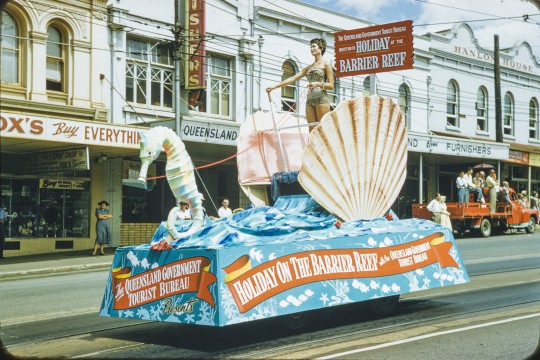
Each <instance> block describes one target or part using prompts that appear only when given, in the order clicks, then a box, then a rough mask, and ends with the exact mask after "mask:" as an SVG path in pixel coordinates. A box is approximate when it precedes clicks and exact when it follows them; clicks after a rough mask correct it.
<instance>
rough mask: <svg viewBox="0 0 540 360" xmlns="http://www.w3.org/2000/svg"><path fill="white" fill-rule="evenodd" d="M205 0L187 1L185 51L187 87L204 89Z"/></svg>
mask: <svg viewBox="0 0 540 360" xmlns="http://www.w3.org/2000/svg"><path fill="white" fill-rule="evenodd" d="M205 4H206V1H205V0H188V1H186V17H187V18H186V27H187V31H188V33H187V41H186V51H185V54H186V55H185V59H184V65H185V74H186V82H185V88H186V89H204V88H205V87H206V71H205V64H206V61H205V56H206V54H205V39H204V37H205V36H206V27H205V21H206V20H205Z"/></svg>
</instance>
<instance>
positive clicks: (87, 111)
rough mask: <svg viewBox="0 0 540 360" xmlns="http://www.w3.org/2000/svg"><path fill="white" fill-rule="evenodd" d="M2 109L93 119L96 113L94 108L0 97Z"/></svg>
mask: <svg viewBox="0 0 540 360" xmlns="http://www.w3.org/2000/svg"><path fill="white" fill-rule="evenodd" d="M0 108H2V111H12V112H21V111H25V112H26V111H29V112H32V113H36V114H39V115H41V116H58V117H63V118H69V119H84V120H93V119H94V116H95V114H96V109H94V108H81V107H75V106H69V105H59V104H51V103H46V102H36V101H29V100H19V99H9V98H5V97H2V98H0Z"/></svg>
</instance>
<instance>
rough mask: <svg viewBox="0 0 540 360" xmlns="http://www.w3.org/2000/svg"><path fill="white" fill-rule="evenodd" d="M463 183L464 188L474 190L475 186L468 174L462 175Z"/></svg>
mask: <svg viewBox="0 0 540 360" xmlns="http://www.w3.org/2000/svg"><path fill="white" fill-rule="evenodd" d="M463 181H464V182H465V187H466V188H475V187H476V185H474V183H473V182H472V176H471V175H469V174H465V175H463Z"/></svg>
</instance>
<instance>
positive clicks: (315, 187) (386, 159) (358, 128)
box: [100, 96, 469, 326]
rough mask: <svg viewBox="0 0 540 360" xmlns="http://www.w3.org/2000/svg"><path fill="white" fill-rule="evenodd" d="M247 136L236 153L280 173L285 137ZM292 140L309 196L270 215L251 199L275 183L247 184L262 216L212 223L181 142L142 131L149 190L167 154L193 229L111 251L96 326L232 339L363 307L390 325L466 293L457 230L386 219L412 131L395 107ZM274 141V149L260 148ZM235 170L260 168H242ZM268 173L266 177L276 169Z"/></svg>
mask: <svg viewBox="0 0 540 360" xmlns="http://www.w3.org/2000/svg"><path fill="white" fill-rule="evenodd" d="M295 121H296V120H295ZM249 126H251V130H250V131H248V133H247V134H246V135H248V136H250V138H249V139H247V140H245V141H244V140H242V139H240V140H239V153H240V152H241V153H242V154H246V149H249V148H253V149H258V150H257V151H259V150H261V149H266V150H265V151H263V152H260V151H259V153H262V154H264V155H263V156H262V158H261V160H259V161H261V162H263V163H265V164H267V163H268V161H267V160H269V159H268V158H269V157H271V156H270V155H268V154H269V153H274V154H275V155H277V156H274V159H272V160H271V161H273V162H274V163H280V161H279V158H280V156H279V155H283V152H285V153H287V149H288V148H289V146H288V145H286V146H283V143H282V142H281V141H282V140H283V139H282V138H280V136H279V134H278V133H275V132H274V133H272V132H271V131H270V130H271V129H274V131H275V130H277V129H278V127H277V126H275V124H274V126H269V127H268V128H267V129H256V128H254V127H253V124H251V125H249ZM292 133H293V135H294V136H297V137H300V138H302V139H304V140H303V141H304V143H303V144H302V149H300V151H295V152H294V154H289V155H290V156H291V157H290V158H287V159H285V160H284V161H283V163H288V165H290V166H291V168H290V169H289V170H294V167H295V166H297V167H299V169H298V181H299V183H300V184H301V186H302V188H303V189H305V192H306V193H307V194H304V195H288V196H281V197H279V198H278V199H277V200H276V202H275V203H274V204H273V206H268V205H264V204H263V201H262V200H261V199H262V198H263V197H264V196H262V195H261V194H264V192H263V191H259V190H257V189H256V188H251V189H250V188H249V187H251V186H256V185H267V183H268V179H267V178H266V179H258V178H256V177H254V178H253V179H252V180H250V181H244V182H243V183H242V181H240V183H241V185H242V187H243V188H244V189H245V190H246V193H247V194H248V196H249V197H250V199H255V201H259V202H258V203H257V204H256V205H257V206H255V207H254V208H252V209H248V210H244V211H240V212H238V213H235V214H232V215H231V216H228V217H227V218H223V219H218V220H214V221H209V220H208V219H205V218H204V212H203V211H202V204H201V197H200V194H199V192H198V190H197V187H196V185H195V178H194V175H193V165H192V163H191V160H190V158H189V156H188V154H187V152H186V150H185V147H184V145H183V143H182V141H181V140H180V139H179V138H178V137H177V136H176V135H175V134H174V132H172V131H171V130H169V129H166V128H153V129H151V130H149V131H148V132H146V133H145V134H144V135H143V136H142V138H141V151H140V157H141V161H142V168H141V172H140V178H139V180H140V182H141V183H144V181H145V177H146V169H147V168H148V165H149V164H150V163H151V162H152V161H154V160H155V159H156V158H157V157H158V156H159V154H160V152H162V151H165V152H166V154H167V166H166V174H167V179H168V182H169V184H170V186H171V189H172V191H173V193H174V195H175V197H176V199H177V200H178V202H179V201H185V202H188V203H189V204H190V207H191V209H192V211H193V220H192V221H186V220H181V221H175V220H174V216H169V218H168V219H167V221H166V222H164V223H162V224H161V226H160V227H159V228H158V229H157V230H156V232H155V234H154V236H153V237H152V239H149V243H148V244H144V245H138V246H126V247H120V248H118V249H117V250H116V252H115V256H114V260H113V263H112V268H111V272H110V275H109V278H108V281H107V285H106V288H105V295H104V298H103V303H102V307H101V311H100V315H101V316H109V317H118V318H134V319H142V320H152V321H168V322H177V323H185V324H198V325H209V326H227V325H231V324H236V323H242V322H247V321H252V320H259V319H265V318H271V317H276V316H281V315H287V316H288V317H291V316H298V314H304V313H305V312H306V311H308V310H314V309H322V308H329V307H333V306H337V305H343V304H349V303H353V302H361V301H362V302H363V301H367V302H369V303H370V304H374V306H373V307H374V309H375V310H379V312H381V313H387V312H389V311H391V310H392V309H393V308H394V307H395V305H396V304H397V301H398V299H399V296H400V295H401V294H406V293H411V292H416V291H421V290H427V289H433V288H438V287H443V286H450V285H456V284H462V283H466V282H468V281H469V277H468V274H467V271H466V269H465V266H464V264H463V261H462V259H461V257H460V254H459V251H458V248H457V246H456V243H455V241H454V238H453V236H452V233H451V232H450V231H449V230H448V229H446V228H444V227H442V226H440V225H438V224H436V223H434V222H432V221H429V220H424V219H401V220H398V219H397V218H395V217H394V218H392V217H391V216H389V213H388V210H389V209H390V207H391V205H392V203H393V202H394V201H395V199H396V197H397V195H398V193H399V191H400V189H401V187H402V185H403V183H404V181H405V172H406V163H407V136H406V126H405V123H404V119H403V118H402V116H401V112H400V110H399V106H398V105H396V104H395V103H394V102H393V101H392V100H391V99H386V98H382V97H378V96H370V97H358V98H356V99H353V100H348V101H344V102H342V103H340V104H339V105H338V106H337V107H336V109H335V110H334V111H332V112H330V113H328V114H326V115H325V116H324V117H323V119H322V120H321V123H320V125H318V126H317V127H316V128H315V129H314V130H313V131H312V132H311V133H308V132H307V131H304V130H301V131H296V132H295V131H293V132H292ZM268 134H273V136H274V137H276V138H277V139H278V140H279V144H278V141H274V140H272V141H273V142H272V143H265V139H269V138H271V137H272V135H268ZM308 134H309V137H308ZM293 135H291V137H294V136H293ZM288 136H289V135H285V136H284V137H283V138H287V137H288ZM289 140H290V141H292V140H291V139H289ZM289 140H287V141H289ZM278 145H279V146H278ZM242 146H243V147H244V148H242V149H240V148H241V147H242ZM292 146H297V147H298V146H299V145H298V144H295V145H292ZM280 153H281V154H280ZM293 155H294V156H296V157H297V158H298V157H299V158H300V161H297V162H296V163H295V162H294V161H293V159H292V156H293ZM246 156H247V155H246ZM250 156H255V157H256V156H260V155H250ZM276 159H278V160H276ZM282 159H283V158H282ZM238 162H239V163H244V162H245V163H247V164H248V165H249V166H252V165H253V164H255V165H261V164H257V163H256V161H254V160H253V159H252V160H250V161H248V160H247V158H245V157H244V158H243V157H241V156H239V157H238ZM265 164H263V166H262V168H264V169H265V171H267V172H268V174H270V173H271V172H273V171H275V170H276V169H273V168H272V167H268V166H266V165H265ZM294 164H297V165H294ZM276 166H277V170H280V169H279V166H278V165H276ZM250 171H251V170H248V171H247V172H248V173H249V172H250ZM240 173H242V171H240V170H239V174H240ZM254 189H255V190H254ZM257 199H259V200H257ZM255 201H254V203H255ZM173 211H174V209H173V210H172V211H171V213H172V212H173ZM287 316H286V317H287Z"/></svg>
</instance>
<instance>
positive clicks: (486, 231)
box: [480, 219, 491, 238]
mask: <svg viewBox="0 0 540 360" xmlns="http://www.w3.org/2000/svg"><path fill="white" fill-rule="evenodd" d="M480 235H482V237H486V238H487V237H489V236H490V235H491V222H490V221H489V219H482V222H481V223H480Z"/></svg>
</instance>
